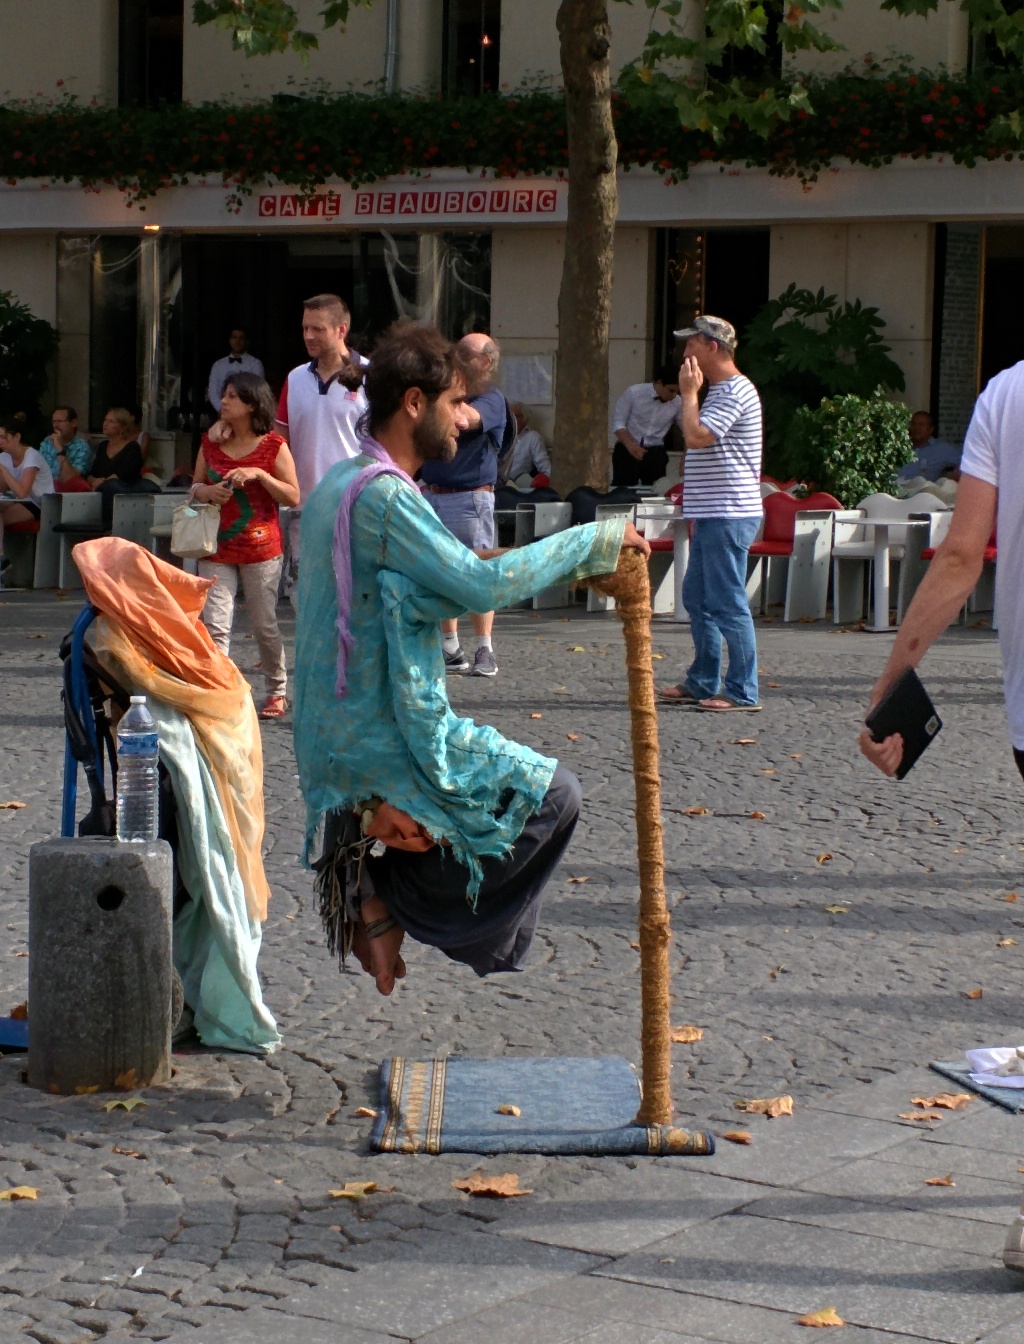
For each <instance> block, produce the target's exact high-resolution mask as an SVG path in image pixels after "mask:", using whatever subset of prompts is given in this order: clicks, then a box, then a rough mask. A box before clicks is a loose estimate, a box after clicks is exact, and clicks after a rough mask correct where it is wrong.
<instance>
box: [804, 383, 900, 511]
mask: <svg viewBox="0 0 1024 1344" xmlns="http://www.w3.org/2000/svg"><path fill="white" fill-rule="evenodd" d="M909 425H910V410H909V409H908V408H907V407H906V406H903V405H901V404H900V403H898V402H892V401H890V400H889V399H888V397H886V396H885V394H884V392H883V391H882V389H881V388H877V389H876V390H875V392H874V393H873V395H872V396H870V397H858V396H854V395H853V394H852V393H849V394H847V395H846V396H841V397H832V398H825V399H824V400H823V401H822V403H821V405H820V406H817V407H814V408H812V407H810V406H801V407H800V408H799V410H798V411H797V412H796V414H795V416H794V417H793V424H792V431H791V453H792V461H793V462H794V464H795V472H796V475H797V476H799V478H800V479H801V480H808V481H813V482H814V483H815V485H816V486H817V487H818V489H819V490H827V491H828V492H829V494H832V495H835V496H836V498H837V499H840V500H842V502H843V503H844V504H845V505H846V506H847V507H848V508H852V507H853V506H854V505H855V504H857V503H858V501H860V500H861V499H863V498H864V496H865V495H873V494H876V493H878V492H883V493H885V492H891V490H892V488H893V485H894V484H895V480H896V475H897V473H898V472H899V470H900V468H901V467H903V466H905V465H906V463H907V462H909V461H910V459H911V458H912V457H913V456H914V448H913V445H912V444H911V442H910V433H909Z"/></svg>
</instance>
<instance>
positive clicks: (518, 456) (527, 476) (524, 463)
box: [498, 402, 551, 490]
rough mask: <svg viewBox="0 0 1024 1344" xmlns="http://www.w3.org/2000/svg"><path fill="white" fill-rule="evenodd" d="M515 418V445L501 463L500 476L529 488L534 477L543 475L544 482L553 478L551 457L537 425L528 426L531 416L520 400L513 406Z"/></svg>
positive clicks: (526, 488)
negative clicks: (534, 426) (535, 427)
mask: <svg viewBox="0 0 1024 1344" xmlns="http://www.w3.org/2000/svg"><path fill="white" fill-rule="evenodd" d="M511 409H512V415H513V417H514V419H515V422H516V437H515V441H514V442H513V444H512V447H511V448H510V449H509V451H508V452H507V453H506V454H505V456H504V457H503V458H502V459H501V461H500V462H499V463H498V479H499V480H500V481H504V482H506V483H509V484H512V485H518V486H519V487H520V488H521V489H524V490H528V489H529V488H530V486H531V485H533V483H534V477H536V476H543V477H544V480H543V481H542V482H541V484H542V485H547V484H548V483H549V482H550V480H551V458H550V457H549V456H548V448H547V444H546V443H545V442H544V440H543V439H542V438H541V436H540V435H539V434H538V433H537V431H536V430H535V429H529V428H528V425H529V423H530V417H529V416H528V415H527V413H526V411H525V410H524V409H523V408H522V406H520V405H519V403H518V402H516V404H515V405H514V406H513V407H512V408H511Z"/></svg>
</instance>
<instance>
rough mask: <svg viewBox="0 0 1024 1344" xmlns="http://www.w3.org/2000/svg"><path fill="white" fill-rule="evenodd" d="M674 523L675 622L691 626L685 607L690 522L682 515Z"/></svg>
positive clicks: (674, 519)
mask: <svg viewBox="0 0 1024 1344" xmlns="http://www.w3.org/2000/svg"><path fill="white" fill-rule="evenodd" d="M671 523H672V533H673V538H672V543H673V544H672V575H673V578H674V580H675V590H676V594H675V597H676V600H675V620H677V621H679V622H680V623H681V624H684V625H689V623H690V618H689V616H688V615H687V614H686V608H685V607H684V606H683V580H684V579H685V578H686V566H687V565H688V564H689V563H690V520H689V518H684V517H683V516H682V514H679V516H678V517H675V518H673V519H671Z"/></svg>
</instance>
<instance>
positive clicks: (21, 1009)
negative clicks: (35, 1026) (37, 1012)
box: [11, 999, 28, 1022]
mask: <svg viewBox="0 0 1024 1344" xmlns="http://www.w3.org/2000/svg"><path fill="white" fill-rule="evenodd" d="M11 1018H12V1020H13V1021H15V1022H26V1021H27V1020H28V999H26V1000H25V1002H24V1003H17V1004H15V1005H14V1007H13V1008H12V1009H11Z"/></svg>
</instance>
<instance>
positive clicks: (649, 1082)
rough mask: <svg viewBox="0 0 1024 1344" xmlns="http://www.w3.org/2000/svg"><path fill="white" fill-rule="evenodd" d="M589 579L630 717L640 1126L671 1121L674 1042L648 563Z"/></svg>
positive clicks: (625, 557)
mask: <svg viewBox="0 0 1024 1344" xmlns="http://www.w3.org/2000/svg"><path fill="white" fill-rule="evenodd" d="M588 582H589V583H590V584H591V585H592V586H593V587H595V588H597V589H598V590H599V591H600V592H602V593H605V594H607V595H608V596H609V597H613V598H614V599H615V609H616V611H617V612H618V614H619V617H620V619H621V620H622V629H623V635H624V637H625V644H626V671H627V676H628V684H629V717H630V730H631V737H632V743H633V775H634V781H635V789H636V843H637V858H638V861H639V869H640V982H641V1055H642V1073H643V1101H642V1104H641V1107H640V1112H639V1114H638V1115H637V1124H640V1125H670V1124H671V1122H672V1110H673V1107H672V1079H671V1073H672V1042H671V1030H670V1027H669V1009H670V994H669V946H670V943H671V938H672V929H671V924H670V921H669V915H668V907H667V905H666V902H665V851H664V843H663V836H662V827H661V774H660V771H659V766H658V715H657V710H656V708H655V701H654V671H653V665H652V662H651V585H650V579H649V576H648V571H647V561H646V559H645V558H644V556H643V555H641V554H640V552H639V551H637V550H632V549H630V550H627V549H625V548H624V549H623V550H622V552H621V554H620V557H619V564H618V568H617V569H616V571H615V573H614V574H607V575H602V576H601V577H600V578H595V579H590V580H588Z"/></svg>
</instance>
